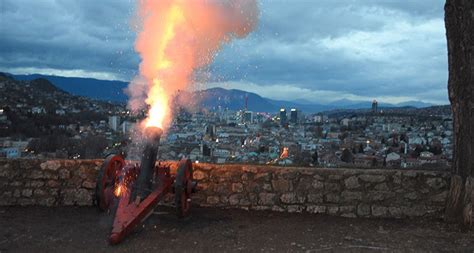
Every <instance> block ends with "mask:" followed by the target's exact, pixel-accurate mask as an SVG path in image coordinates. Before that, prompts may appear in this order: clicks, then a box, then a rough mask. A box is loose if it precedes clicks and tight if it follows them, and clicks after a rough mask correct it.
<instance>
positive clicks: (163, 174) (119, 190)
mask: <svg viewBox="0 0 474 253" xmlns="http://www.w3.org/2000/svg"><path fill="white" fill-rule="evenodd" d="M161 134H162V130H161V129H159V128H156V127H148V128H146V129H145V138H146V143H145V147H144V150H143V154H142V157H141V162H140V165H138V164H126V163H125V160H124V158H123V157H122V156H121V155H109V156H108V157H107V158H106V159H105V161H104V163H103V165H102V167H101V170H100V172H99V176H98V180H97V186H96V203H97V206H98V208H99V210H101V211H109V212H111V213H112V214H113V215H114V221H113V225H112V231H111V234H110V237H109V242H110V243H111V244H117V243H119V242H121V241H122V240H123V239H124V238H125V236H126V235H127V234H129V233H130V232H131V231H132V230H133V229H134V228H135V227H136V226H137V225H139V224H140V223H141V222H143V221H144V220H145V219H146V218H147V217H148V216H149V215H150V214H151V213H152V212H153V209H154V208H155V207H156V206H157V204H158V203H159V202H160V200H162V199H163V197H164V196H165V195H166V194H168V193H174V204H175V208H176V214H177V216H178V217H179V218H182V217H185V216H187V215H188V213H189V210H190V207H191V199H190V195H191V193H193V192H194V191H195V189H196V182H195V181H193V167H192V162H191V160H189V159H182V160H181V161H180V162H179V164H178V168H177V170H176V174H175V175H172V174H171V172H170V167H169V166H166V165H162V164H158V165H156V155H157V153H158V147H159V141H160V137H161Z"/></svg>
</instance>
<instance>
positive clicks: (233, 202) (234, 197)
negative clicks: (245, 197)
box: [229, 194, 242, 206]
mask: <svg viewBox="0 0 474 253" xmlns="http://www.w3.org/2000/svg"><path fill="white" fill-rule="evenodd" d="M241 198H242V195H241V194H232V195H230V197H229V204H230V205H231V206H236V205H238V204H239V202H240V199H241Z"/></svg>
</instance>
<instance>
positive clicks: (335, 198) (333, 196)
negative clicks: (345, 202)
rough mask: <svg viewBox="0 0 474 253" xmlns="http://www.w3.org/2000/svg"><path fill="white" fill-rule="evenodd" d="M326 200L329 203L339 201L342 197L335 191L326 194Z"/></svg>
mask: <svg viewBox="0 0 474 253" xmlns="http://www.w3.org/2000/svg"><path fill="white" fill-rule="evenodd" d="M325 199H326V202H329V203H339V202H340V201H341V197H340V196H339V194H334V193H328V194H326V196H325Z"/></svg>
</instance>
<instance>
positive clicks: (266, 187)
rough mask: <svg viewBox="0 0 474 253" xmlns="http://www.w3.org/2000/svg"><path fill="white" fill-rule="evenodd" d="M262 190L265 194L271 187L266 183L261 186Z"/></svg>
mask: <svg viewBox="0 0 474 253" xmlns="http://www.w3.org/2000/svg"><path fill="white" fill-rule="evenodd" d="M263 190H265V191H267V192H269V191H272V185H271V184H268V183H264V184H263Z"/></svg>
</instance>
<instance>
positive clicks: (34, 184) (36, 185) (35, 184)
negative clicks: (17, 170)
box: [27, 180, 44, 188]
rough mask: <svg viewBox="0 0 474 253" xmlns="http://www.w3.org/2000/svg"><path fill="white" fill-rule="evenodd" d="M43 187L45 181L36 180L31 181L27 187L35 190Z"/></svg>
mask: <svg viewBox="0 0 474 253" xmlns="http://www.w3.org/2000/svg"><path fill="white" fill-rule="evenodd" d="M43 185H44V182H43V181H39V180H35V181H31V182H30V183H29V184H28V185H27V186H29V187H33V188H39V187H42V186H43Z"/></svg>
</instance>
